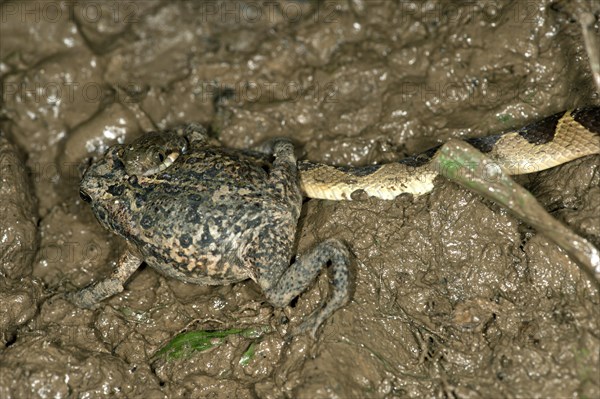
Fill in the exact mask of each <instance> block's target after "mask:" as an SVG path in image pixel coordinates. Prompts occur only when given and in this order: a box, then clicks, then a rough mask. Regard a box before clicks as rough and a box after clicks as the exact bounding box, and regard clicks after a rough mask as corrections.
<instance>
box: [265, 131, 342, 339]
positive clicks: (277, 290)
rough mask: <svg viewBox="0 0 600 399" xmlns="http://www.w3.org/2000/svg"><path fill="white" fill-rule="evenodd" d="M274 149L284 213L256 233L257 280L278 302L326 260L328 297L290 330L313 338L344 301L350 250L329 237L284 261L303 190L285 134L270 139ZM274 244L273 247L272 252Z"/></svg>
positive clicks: (299, 289)
mask: <svg viewBox="0 0 600 399" xmlns="http://www.w3.org/2000/svg"><path fill="white" fill-rule="evenodd" d="M273 155H274V157H275V160H274V162H273V168H272V169H271V171H270V180H271V183H272V184H273V188H274V192H276V193H277V194H278V195H280V196H281V198H282V200H283V201H284V202H285V203H287V206H288V210H289V214H287V215H286V214H279V215H275V217H274V218H273V221H274V227H273V229H272V230H271V231H269V232H268V233H267V234H264V235H262V237H259V239H260V243H259V245H260V249H258V250H257V251H256V253H255V256H256V258H255V262H256V266H257V267H256V281H257V282H258V284H259V285H260V286H261V288H262V290H263V292H264V293H265V295H266V297H267V299H268V300H269V302H271V303H272V304H273V305H274V306H277V307H283V306H286V305H288V304H289V303H290V301H291V300H292V299H294V298H295V297H296V296H298V295H300V294H301V293H303V292H304V291H306V289H307V288H308V287H309V286H310V284H311V283H312V282H313V281H314V280H315V278H316V277H317V276H318V275H319V273H320V271H321V270H322V269H323V268H324V267H326V266H327V264H328V262H331V267H332V271H333V280H332V292H331V295H330V297H329V298H328V299H327V300H326V301H325V302H323V304H322V305H321V306H320V307H319V308H318V309H316V310H315V311H314V312H313V313H312V314H311V315H310V316H309V317H308V318H307V319H306V320H305V321H304V322H303V323H302V324H301V325H300V326H299V327H298V328H297V329H296V330H295V331H294V332H293V334H294V335H295V334H299V333H302V332H304V331H306V330H308V331H310V333H311V336H312V337H313V338H314V336H315V333H316V331H317V329H318V327H319V326H320V325H321V323H323V321H325V320H326V319H327V318H328V317H329V316H330V315H331V314H332V313H333V312H334V311H336V310H337V309H339V308H340V307H341V306H343V305H344V304H345V303H346V302H347V301H348V298H349V291H350V289H349V278H348V275H349V263H350V255H349V253H348V249H347V248H346V246H345V245H344V244H342V243H341V242H340V241H338V240H335V239H330V240H327V241H324V242H322V243H320V244H318V245H317V246H316V247H314V248H313V249H312V250H311V251H309V252H308V253H306V254H303V255H302V256H301V257H299V258H298V259H297V260H296V262H294V263H293V264H292V265H289V260H290V258H291V251H292V246H293V242H294V237H295V233H296V227H297V222H298V217H299V214H300V207H301V205H302V196H301V194H300V188H299V183H298V170H297V165H296V157H295V155H294V147H293V145H292V144H291V143H290V142H289V141H287V140H285V139H279V140H275V141H274V142H273ZM273 250H275V251H277V253H276V254H274V253H273Z"/></svg>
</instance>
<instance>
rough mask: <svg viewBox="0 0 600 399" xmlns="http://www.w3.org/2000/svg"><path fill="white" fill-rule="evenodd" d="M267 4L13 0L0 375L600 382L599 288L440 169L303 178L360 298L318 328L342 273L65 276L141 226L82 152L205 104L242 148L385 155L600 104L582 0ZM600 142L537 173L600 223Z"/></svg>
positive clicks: (64, 394) (54, 382)
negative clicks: (404, 192)
mask: <svg viewBox="0 0 600 399" xmlns="http://www.w3.org/2000/svg"><path fill="white" fill-rule="evenodd" d="M267 3H268V4H266V5H265V4H263V5H262V7H259V4H258V2H253V1H247V2H217V1H209V2H191V1H190V2H169V1H158V0H157V1H144V2H135V3H134V2H127V1H123V2H103V3H101V2H85V1H78V2H74V3H68V2H53V1H46V2H41V1H34V2H28V3H22V2H13V1H8V2H2V3H1V4H0V8H1V9H2V21H1V24H0V74H1V75H0V76H1V79H2V84H3V97H2V104H1V108H0V110H1V111H0V112H1V118H0V128H1V129H2V134H1V135H0V162H1V166H2V176H1V181H0V184H1V185H0V196H1V202H2V209H1V210H0V216H1V217H0V230H1V237H2V240H1V241H0V260H1V265H0V275H1V278H0V338H1V339H2V344H3V345H2V346H0V397H2V398H22V397H42V398H46V397H53V398H75V397H127V398H130V397H142V396H143V397H147V398H163V397H164V398H167V397H197V398H206V397H211V398H232V397H239V398H256V397H258V398H286V397H294V398H313V397H321V398H363V397H364V398H367V397H368V398H395V397H398V398H401V397H402V398H403V397H439V398H478V397H482V398H496V397H515V398H517V397H520V398H526V397H527V398H529V397H537V398H550V397H552V398H559V397H560V398H563V397H582V398H583V397H587V398H595V397H599V396H600V365H599V363H600V358H599V353H600V334H599V331H600V326H599V320H600V318H599V309H600V307H599V306H598V305H599V302H600V298H599V294H598V290H597V288H596V287H595V286H594V285H593V284H592V283H591V282H590V281H589V279H588V277H587V275H586V274H585V273H583V272H581V271H580V270H579V269H578V267H577V265H576V264H575V263H573V262H572V261H571V260H570V259H569V258H568V257H567V256H566V255H565V254H564V252H562V251H561V250H559V249H558V248H557V247H556V246H555V245H554V244H552V243H551V242H549V241H548V240H547V239H546V238H545V237H544V236H543V235H540V234H537V232H536V231H534V230H533V229H531V228H529V227H528V226H527V225H525V224H523V223H521V222H520V221H519V220H517V219H515V218H513V217H512V216H511V215H510V214H509V213H508V212H507V211H506V210H505V209H502V208H501V207H499V206H498V205H496V204H494V203H492V202H490V201H487V200H484V199H482V198H481V197H479V196H477V195H476V194H473V193H471V192H469V191H468V190H466V189H463V188H460V187H458V186H457V185H455V184H452V183H448V182H445V181H444V180H443V179H439V180H438V181H437V184H436V186H435V188H434V190H433V191H432V192H431V193H430V194H429V195H425V196H421V197H418V198H415V197H411V196H401V197H399V198H396V199H395V200H393V201H382V200H376V199H364V200H360V201H351V202H334V201H321V200H308V201H306V203H305V205H304V207H303V212H302V217H301V221H300V226H299V229H298V239H297V246H298V253H299V254H302V252H303V251H305V250H306V249H308V248H309V247H310V246H312V245H313V244H315V243H317V242H320V241H322V240H325V239H327V238H330V237H335V238H338V239H340V240H343V241H344V242H346V243H347V244H348V246H349V248H350V249H351V251H352V253H353V254H354V264H353V274H354V276H353V278H354V287H353V295H352V300H351V301H350V303H349V304H348V305H347V306H345V307H344V308H343V309H341V310H339V311H338V312H336V313H335V314H334V315H333V316H332V317H331V318H330V319H329V320H328V321H327V322H326V323H325V324H324V325H323V327H322V328H321V330H320V331H319V334H318V336H317V340H316V341H313V340H311V339H310V338H309V337H308V336H300V337H297V338H294V339H293V340H291V341H287V340H285V338H284V334H285V332H286V331H287V330H288V328H289V326H294V325H298V324H299V323H301V321H302V320H303V318H304V317H306V316H307V315H308V314H310V312H311V310H312V309H314V308H315V307H316V306H318V304H319V303H320V301H321V300H322V298H323V297H324V296H325V295H326V294H327V287H328V276H327V274H326V273H323V274H322V275H321V276H320V277H319V278H318V280H317V281H316V283H315V284H314V285H313V287H312V288H311V289H310V290H309V291H307V292H306V293H304V294H303V295H301V296H300V297H299V298H298V300H296V301H294V302H293V304H292V306H289V307H287V308H285V309H273V308H272V307H271V306H270V305H269V304H268V303H267V302H266V301H265V299H264V297H263V296H262V295H261V293H260V291H259V289H258V287H257V286H256V285H255V284H254V283H252V282H250V281H246V282H242V283H238V284H234V285H229V286H220V287H201V286H193V285H189V284H184V283H181V282H177V281H173V280H170V279H167V278H165V277H163V276H161V275H159V274H157V273H156V272H154V271H153V270H151V269H150V268H147V267H142V268H141V269H140V270H139V271H137V272H136V273H135V274H134V276H133V277H132V278H131V280H130V281H129V283H128V285H127V287H126V290H125V291H124V292H123V293H122V294H120V295H118V296H116V297H114V298H111V299H110V300H107V301H105V302H103V303H102V304H101V305H100V306H99V307H98V308H97V309H94V310H85V309H79V308H77V307H75V306H74V305H72V304H71V303H69V302H68V301H66V300H64V299H62V296H61V294H63V293H65V292H68V291H72V290H75V289H77V288H80V287H83V286H85V285H87V284H89V283H90V282H91V281H93V280H97V279H101V278H102V277H104V276H106V275H107V274H108V273H110V271H111V270H112V268H113V266H114V262H115V261H116V260H117V258H118V256H119V253H120V252H121V251H122V249H123V246H124V242H122V240H121V239H120V238H118V237H116V236H114V235H113V234H111V233H110V232H107V231H105V230H103V229H102V228H101V226H100V225H99V224H98V223H97V222H96V220H95V219H94V216H93V215H92V213H91V210H90V209H89V207H88V206H87V204H86V203H85V202H83V201H82V200H80V199H79V196H78V182H79V179H80V176H81V173H82V171H83V170H85V167H86V166H87V165H88V164H89V162H90V160H91V159H93V158H94V157H98V156H99V155H101V154H102V153H103V151H105V150H106V149H107V148H108V147H109V146H110V145H112V144H114V143H117V142H119V143H120V142H126V141H130V140H133V139H134V138H135V137H138V136H139V135H141V134H143V132H145V131H149V130H156V129H161V128H165V127H171V126H174V125H177V124H180V123H184V122H190V121H194V122H200V123H203V124H205V125H206V126H209V127H210V129H211V131H212V132H213V134H214V135H215V136H217V137H218V138H219V139H220V141H221V142H222V143H223V144H224V145H227V146H230V147H234V148H247V147H250V146H252V145H256V144H258V143H261V142H262V141H264V140H266V139H268V138H271V137H274V136H287V137H291V138H292V139H293V140H294V141H295V143H296V144H297V146H298V148H299V149H300V151H301V152H302V156H303V157H304V158H306V159H310V160H313V161H320V162H325V163H330V164H336V165H367V164H373V163H383V162H390V161H393V160H397V159H400V158H403V157H404V156H407V155H412V154H416V153H419V152H420V151H423V150H425V149H427V148H429V147H431V146H432V145H437V144H440V143H443V142H444V141H445V140H447V139H449V138H452V137H458V138H461V137H481V136H485V135H488V134H491V133H497V132H499V131H502V130H506V129H511V128H518V127H520V126H523V125H525V124H527V123H528V122H531V121H534V120H536V119H539V118H541V117H543V116H546V115H550V114H552V113H554V112H558V111H561V110H564V109H567V108H571V107H575V106H579V105H586V104H598V103H599V102H600V99H599V97H598V93H597V92H595V91H594V86H593V82H592V78H591V73H590V70H589V65H588V63H587V54H586V50H585V47H584V45H583V41H582V37H581V32H580V27H579V24H578V23H577V19H576V12H575V11H576V10H574V9H571V8H569V7H567V6H566V5H565V3H564V2H551V1H541V2H540V1H535V2H534V1H531V2H529V1H493V2H466V3H460V4H458V3H451V5H450V3H448V4H447V3H445V2H440V3H438V2H420V1H399V2H394V1H361V0H351V1H328V0H325V1H321V2H316V1H289V2H287V1H275V2H267ZM581 4H583V5H582V6H586V7H590V8H592V9H593V10H592V11H593V12H595V13H596V14H595V15H596V16H598V15H599V13H600V11H599V10H598V9H597V8H598V6H597V3H594V2H582V3H581ZM594 7H595V9H594ZM597 25H598V22H597V23H596V28H597V29H598V26H597ZM599 162H600V157H599V156H591V157H587V158H585V159H580V160H576V161H573V162H570V163H569V164H566V165H562V166H560V167H557V168H554V169H552V170H549V171H544V172H540V173H536V174H533V175H530V176H525V177H521V178H519V182H520V183H522V184H523V185H525V187H527V188H528V189H529V190H530V191H531V192H532V193H533V194H534V195H536V197H537V198H538V199H539V201H540V202H541V203H542V204H543V205H544V207H545V208H546V209H547V210H549V211H550V212H551V213H552V214H553V215H554V216H555V217H556V218H558V219H559V220H561V221H562V222H564V223H565V224H566V225H568V226H569V227H570V228H571V229H573V230H574V231H575V232H577V233H578V234H581V235H582V236H584V237H585V238H586V239H588V240H590V241H591V242H593V243H594V244H595V245H597V246H598V245H600V219H599V218H600V216H599V215H600V168H599ZM251 328H255V329H256V328H258V329H260V328H264V329H265V330H264V331H266V332H263V333H261V334H258V337H257V336H244V335H231V336H229V337H227V338H226V339H224V340H223V341H222V342H220V343H219V344H218V345H216V346H215V347H213V348H212V349H209V350H206V351H198V352H194V353H191V354H189V355H188V356H185V357H183V358H179V359H164V358H158V359H157V358H156V357H155V356H154V355H155V353H156V352H157V351H158V350H159V349H160V348H161V347H163V346H164V345H165V344H166V343H168V342H169V341H170V340H171V339H173V338H174V337H175V336H176V335H177V334H179V333H180V332H182V331H193V330H225V329H251ZM250 349H251V350H250ZM248 354H250V355H248Z"/></svg>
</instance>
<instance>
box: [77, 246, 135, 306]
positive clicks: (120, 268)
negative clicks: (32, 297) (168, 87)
mask: <svg viewBox="0 0 600 399" xmlns="http://www.w3.org/2000/svg"><path fill="white" fill-rule="evenodd" d="M141 263H142V260H141V259H140V258H139V257H138V256H137V255H135V254H134V253H132V252H131V251H126V252H125V253H124V254H123V255H122V256H121V258H120V259H119V263H118V265H117V269H116V270H115V271H114V272H113V274H112V275H111V276H110V277H109V278H107V279H105V280H101V281H97V282H95V283H93V284H91V285H89V286H87V287H85V288H83V289H81V290H79V291H77V292H72V293H68V294H67V295H66V297H67V299H68V300H69V301H71V302H72V303H74V304H75V305H77V306H79V307H82V308H88V309H89V308H93V307H94V306H95V305H96V304H98V302H100V301H102V300H104V299H106V298H109V297H111V296H113V295H115V294H118V293H120V292H122V291H123V286H124V285H125V282H126V281H127V279H129V277H131V275H132V274H133V273H134V272H135V271H136V270H137V268H138V267H139V266H140V264H141Z"/></svg>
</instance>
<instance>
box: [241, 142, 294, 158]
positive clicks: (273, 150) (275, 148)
mask: <svg viewBox="0 0 600 399" xmlns="http://www.w3.org/2000/svg"><path fill="white" fill-rule="evenodd" d="M288 146H289V147H291V150H292V155H293V153H294V145H293V143H292V141H291V140H290V139H289V138H287V137H273V138H271V139H269V140H267V141H265V142H263V143H261V144H259V145H256V146H254V147H252V148H251V150H252V151H256V152H260V153H261V154H266V155H275V156H277V155H278V153H281V151H282V150H283V149H284V147H288ZM284 151H287V149H285V150H284Z"/></svg>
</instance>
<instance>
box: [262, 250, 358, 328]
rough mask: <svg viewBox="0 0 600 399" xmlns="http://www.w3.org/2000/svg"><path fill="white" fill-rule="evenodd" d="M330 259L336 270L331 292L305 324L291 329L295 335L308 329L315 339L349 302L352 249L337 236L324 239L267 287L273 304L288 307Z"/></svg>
mask: <svg viewBox="0 0 600 399" xmlns="http://www.w3.org/2000/svg"><path fill="white" fill-rule="evenodd" d="M328 262H331V267H332V272H333V279H332V281H331V283H332V291H331V294H330V296H329V298H328V299H327V300H326V301H325V302H323V304H322V305H321V306H320V307H319V308H317V309H315V310H314V311H313V312H312V313H311V314H310V316H308V317H307V319H306V320H305V321H304V322H303V323H302V324H300V325H299V326H298V327H296V328H295V329H294V330H293V331H291V333H290V334H291V335H292V336H293V335H298V334H301V333H303V332H305V331H308V332H309V333H310V335H311V337H312V338H315V336H316V332H317V329H318V328H319V326H320V325H321V324H322V323H323V322H324V321H325V320H326V319H327V318H328V317H329V316H331V315H332V314H333V312H335V311H336V310H337V309H339V308H340V307H342V306H343V305H345V304H346V303H347V302H348V299H349V297H350V282H349V264H350V254H349V252H348V249H347V248H346V246H345V245H344V244H342V243H341V242H340V241H338V240H336V239H329V240H327V241H324V242H322V243H320V244H318V245H317V246H316V247H314V248H313V249H312V250H311V251H309V252H308V253H306V254H303V255H302V256H301V257H300V258H299V259H297V260H296V262H294V263H293V264H292V265H291V266H290V267H289V268H288V269H287V270H286V271H285V272H284V273H283V275H282V276H281V278H279V280H278V281H277V284H276V285H275V286H273V287H271V288H270V289H268V290H265V294H266V295H267V298H268V299H269V301H270V302H271V303H272V304H273V305H275V306H279V307H283V306H286V305H287V304H289V303H290V301H291V300H292V299H293V298H295V297H296V296H298V295H299V294H301V293H302V292H304V291H305V290H306V289H307V288H308V286H309V285H310V284H311V283H312V281H313V280H314V279H315V278H316V277H317V275H318V274H319V272H320V271H321V269H322V268H323V267H324V266H326V265H327V263H328Z"/></svg>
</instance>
